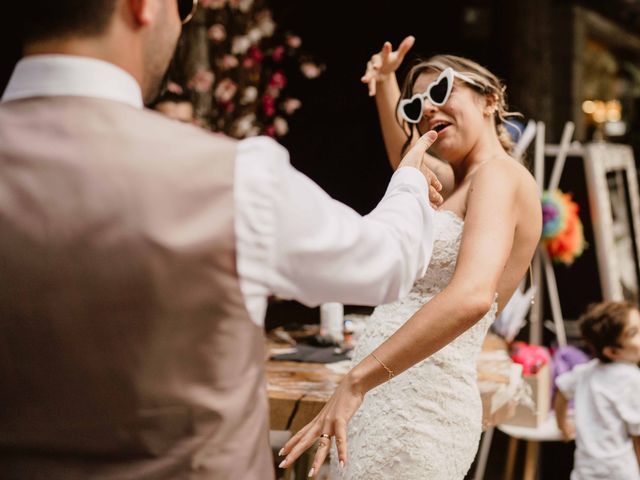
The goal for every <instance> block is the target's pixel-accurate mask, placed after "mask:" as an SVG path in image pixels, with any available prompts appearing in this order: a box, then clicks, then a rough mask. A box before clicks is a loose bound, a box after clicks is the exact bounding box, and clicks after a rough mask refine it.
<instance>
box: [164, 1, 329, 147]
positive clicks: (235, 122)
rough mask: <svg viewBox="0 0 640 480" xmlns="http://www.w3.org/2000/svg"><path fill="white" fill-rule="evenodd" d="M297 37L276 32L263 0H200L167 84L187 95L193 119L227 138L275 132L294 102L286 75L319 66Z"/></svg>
mask: <svg viewBox="0 0 640 480" xmlns="http://www.w3.org/2000/svg"><path fill="white" fill-rule="evenodd" d="M301 45H302V40H301V39H300V37H299V36H297V35H295V34H293V33H290V32H280V31H279V29H278V28H277V25H276V23H275V22H274V20H273V16H272V13H271V10H270V9H269V8H268V7H267V5H266V0H201V1H200V7H199V9H198V11H197V12H196V15H195V16H194V18H193V20H192V21H191V23H190V24H188V25H187V27H186V28H185V31H184V33H183V36H182V38H181V40H180V43H179V46H178V50H177V54H176V58H175V59H174V64H173V67H172V69H171V73H170V82H169V90H170V91H180V90H181V91H183V92H185V93H187V94H188V95H189V97H190V99H191V101H192V103H193V105H194V112H195V116H196V120H197V122H198V123H199V124H201V125H202V126H205V127H207V128H209V129H211V130H213V131H217V132H224V133H225V134H227V135H230V136H232V137H235V138H245V137H249V136H254V135H270V136H272V137H282V136H284V135H286V134H287V132H288V130H289V120H288V119H289V117H291V116H292V115H293V114H294V113H295V112H296V111H297V110H298V109H299V108H300V107H301V106H302V104H301V102H300V100H299V99H297V98H295V97H293V96H290V95H289V91H288V85H289V80H290V78H292V77H293V76H294V75H301V76H302V77H306V78H307V79H314V78H317V77H318V76H320V75H321V74H322V72H323V70H324V69H325V67H324V66H323V65H320V64H318V63H316V62H315V61H314V60H313V59H312V58H311V57H309V56H308V55H306V54H305V53H304V52H303V51H302V49H301Z"/></svg>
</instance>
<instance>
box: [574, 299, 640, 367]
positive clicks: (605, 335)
mask: <svg viewBox="0 0 640 480" xmlns="http://www.w3.org/2000/svg"><path fill="white" fill-rule="evenodd" d="M637 308H638V307H637V306H636V305H634V304H633V303H630V302H602V303H595V304H592V305H589V307H588V308H587V311H586V312H585V313H584V314H583V315H582V316H581V317H580V318H579V319H578V325H579V327H580V334H581V335H582V338H583V339H584V341H585V342H586V343H587V345H588V346H589V348H590V349H591V350H592V352H593V354H594V355H595V356H596V357H598V359H600V361H601V362H603V363H610V362H611V359H610V358H609V357H607V356H606V355H605V354H604V349H605V348H606V347H612V348H618V347H620V337H621V336H622V332H623V331H624V327H625V325H626V324H627V319H628V318H629V312H631V311H632V310H635V309H637Z"/></svg>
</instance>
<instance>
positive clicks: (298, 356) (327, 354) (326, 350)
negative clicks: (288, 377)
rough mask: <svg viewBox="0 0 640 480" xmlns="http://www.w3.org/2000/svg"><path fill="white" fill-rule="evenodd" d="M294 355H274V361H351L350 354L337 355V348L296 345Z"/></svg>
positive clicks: (344, 352)
mask: <svg viewBox="0 0 640 480" xmlns="http://www.w3.org/2000/svg"><path fill="white" fill-rule="evenodd" d="M295 348H296V351H295V352H294V353H283V354H280V355H272V356H271V359H272V360H283V361H285V360H286V361H289V362H309V363H334V362H340V361H342V360H348V359H349V352H348V351H342V350H340V352H341V353H336V347H335V346H331V347H314V346H312V345H301V344H298V345H296V347H295Z"/></svg>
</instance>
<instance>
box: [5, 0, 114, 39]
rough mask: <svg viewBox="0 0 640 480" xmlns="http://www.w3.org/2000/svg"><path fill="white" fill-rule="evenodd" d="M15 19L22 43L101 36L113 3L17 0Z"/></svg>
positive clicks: (107, 23) (106, 0) (69, 0)
mask: <svg viewBox="0 0 640 480" xmlns="http://www.w3.org/2000/svg"><path fill="white" fill-rule="evenodd" d="M16 3H17V4H19V6H17V7H16V8H17V9H18V10H19V12H18V14H17V15H16V17H15V18H16V20H17V21H18V22H19V24H20V29H21V36H22V43H23V44H24V43H25V42H32V41H38V40H48V39H51V38H56V37H73V36H78V37H90V36H94V35H99V34H101V33H104V32H105V30H106V29H107V26H108V25H109V22H110V20H111V17H112V16H113V13H114V11H115V7H116V0H55V1H54V0H30V1H25V0H20V1H18V2H16Z"/></svg>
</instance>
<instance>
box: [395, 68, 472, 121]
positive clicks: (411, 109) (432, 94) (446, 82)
mask: <svg viewBox="0 0 640 480" xmlns="http://www.w3.org/2000/svg"><path fill="white" fill-rule="evenodd" d="M455 78H459V79H460V80H462V81H463V82H466V83H469V84H471V85H475V86H478V82H475V81H474V80H472V79H471V78H469V77H467V76H466V75H465V74H464V73H460V72H456V71H455V70H454V69H453V68H451V67H449V68H445V69H444V70H443V71H442V73H441V74H440V75H439V76H438V78H437V79H436V80H434V81H433V82H431V83H430V84H429V86H428V87H427V89H426V90H425V91H424V92H423V93H416V94H415V95H414V96H413V97H411V98H406V99H404V100H400V104H399V105H398V115H399V116H400V118H402V119H403V120H405V121H406V122H409V123H418V122H420V119H421V118H422V111H423V109H424V100H425V99H427V100H429V102H431V104H432V105H435V106H436V107H441V106H442V105H444V104H445V103H447V100H449V96H450V95H451V90H452V89H453V80H454V79H455Z"/></svg>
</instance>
